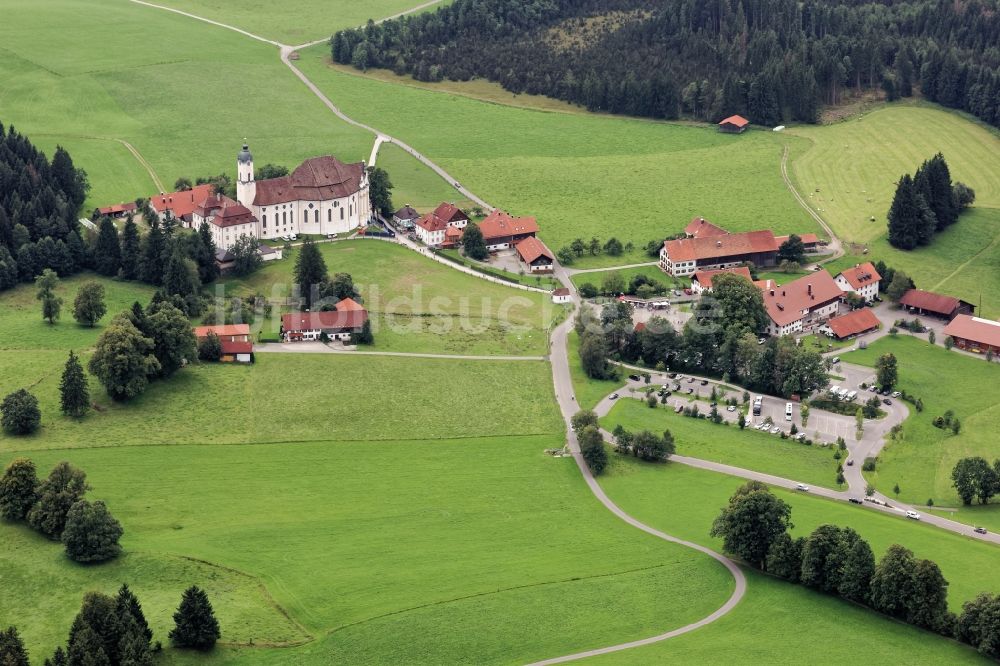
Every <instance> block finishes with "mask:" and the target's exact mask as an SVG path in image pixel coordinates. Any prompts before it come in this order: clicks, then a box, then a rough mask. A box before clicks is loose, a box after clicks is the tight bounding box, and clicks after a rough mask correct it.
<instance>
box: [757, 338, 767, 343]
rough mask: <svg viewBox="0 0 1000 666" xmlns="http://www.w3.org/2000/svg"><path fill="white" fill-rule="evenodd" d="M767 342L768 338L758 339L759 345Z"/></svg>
mask: <svg viewBox="0 0 1000 666" xmlns="http://www.w3.org/2000/svg"><path fill="white" fill-rule="evenodd" d="M765 342H767V338H757V344H759V345H762V344H764V343H765Z"/></svg>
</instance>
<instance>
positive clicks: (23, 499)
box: [0, 458, 38, 521]
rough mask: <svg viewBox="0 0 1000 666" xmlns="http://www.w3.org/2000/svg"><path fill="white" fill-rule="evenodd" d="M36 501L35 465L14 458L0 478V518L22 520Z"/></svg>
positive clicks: (36, 476) (23, 459) (36, 478)
mask: <svg viewBox="0 0 1000 666" xmlns="http://www.w3.org/2000/svg"><path fill="white" fill-rule="evenodd" d="M36 501H38V475H37V473H36V470H35V463H33V462H31V461H30V460H28V459H27V458H15V459H14V460H12V461H11V462H10V464H9V465H7V469H5V470H4V473H3V477H0V517H2V518H4V519H6V520H14V521H17V520H24V519H25V517H26V516H27V515H28V511H29V510H30V509H31V507H32V506H34V504H35V502H36Z"/></svg>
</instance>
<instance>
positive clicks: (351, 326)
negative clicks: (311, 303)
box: [281, 298, 368, 342]
mask: <svg viewBox="0 0 1000 666" xmlns="http://www.w3.org/2000/svg"><path fill="white" fill-rule="evenodd" d="M336 308H337V309H336V310H330V311H320V312H289V313H288V314H285V315H282V317H281V332H282V335H283V336H284V338H285V340H286V341H288V342H298V341H302V340H319V339H320V338H321V337H322V335H323V334H324V333H325V334H326V336H327V337H328V338H330V339H332V340H350V338H351V333H356V332H357V331H360V330H361V328H362V327H363V326H364V325H365V322H366V321H368V310H366V309H365V308H364V306H363V305H361V304H360V303H358V302H357V301H355V300H353V299H350V298H345V299H343V300H342V301H339V302H338V303H337V305H336Z"/></svg>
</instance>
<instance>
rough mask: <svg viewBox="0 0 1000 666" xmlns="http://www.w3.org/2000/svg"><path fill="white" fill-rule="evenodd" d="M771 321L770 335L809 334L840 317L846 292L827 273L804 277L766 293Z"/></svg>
mask: <svg viewBox="0 0 1000 666" xmlns="http://www.w3.org/2000/svg"><path fill="white" fill-rule="evenodd" d="M763 294H764V307H765V308H766V309H767V315H768V317H770V319H771V321H770V323H769V324H768V327H767V332H768V334H769V335H787V334H789V333H797V332H799V331H806V330H810V329H812V328H815V327H817V326H819V325H820V324H823V323H825V322H826V320H827V319H829V318H830V317H832V316H834V315H836V314H837V310H838V309H839V308H840V299H841V298H842V297H843V295H844V294H843V292H842V291H841V290H840V287H838V286H837V283H836V282H834V280H833V278H832V277H831V276H830V274H829V273H827V272H826V271H817V272H816V273H812V274H810V275H803V276H802V277H800V278H799V279H797V280H793V281H792V282H789V283H788V284H786V285H784V286H781V287H777V286H776V287H774V288H773V289H768V290H766V291H764V292H763Z"/></svg>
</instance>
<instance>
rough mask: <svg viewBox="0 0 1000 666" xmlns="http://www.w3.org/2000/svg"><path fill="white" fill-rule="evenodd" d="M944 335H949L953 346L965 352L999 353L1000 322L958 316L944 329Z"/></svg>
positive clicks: (964, 315)
mask: <svg viewBox="0 0 1000 666" xmlns="http://www.w3.org/2000/svg"><path fill="white" fill-rule="evenodd" d="M944 334H945V335H950V336H951V339H952V340H954V341H955V346H956V347H958V348H959V349H964V350H965V351H970V352H975V353H977V354H984V353H986V352H993V353H994V354H996V353H998V352H1000V322H997V321H993V320H991V319H982V318H981V317H973V316H972V315H967V314H959V315H956V316H955V318H954V319H952V320H951V322H950V323H949V324H948V325H947V326H945V327H944Z"/></svg>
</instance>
